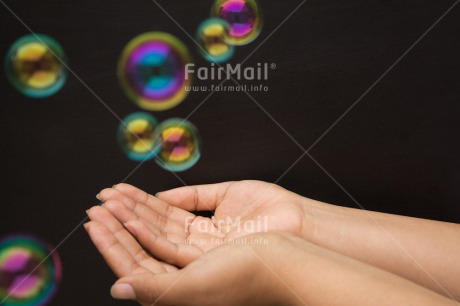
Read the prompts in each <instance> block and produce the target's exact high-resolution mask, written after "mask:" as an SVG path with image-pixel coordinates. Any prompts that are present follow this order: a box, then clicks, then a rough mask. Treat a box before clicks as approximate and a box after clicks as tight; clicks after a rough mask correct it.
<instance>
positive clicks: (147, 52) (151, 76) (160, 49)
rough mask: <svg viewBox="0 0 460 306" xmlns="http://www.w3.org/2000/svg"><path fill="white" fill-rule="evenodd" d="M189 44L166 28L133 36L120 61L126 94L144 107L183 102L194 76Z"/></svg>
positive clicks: (166, 106) (157, 108) (158, 108)
mask: <svg viewBox="0 0 460 306" xmlns="http://www.w3.org/2000/svg"><path fill="white" fill-rule="evenodd" d="M190 62H191V59H190V55H189V52H188V49H187V47H186V46H185V45H184V44H183V43H182V42H181V41H180V40H179V39H177V38H176V37H174V36H172V35H171V34H168V33H163V32H148V33H144V34H141V35H139V36H137V37H136V38H134V39H133V40H131V41H130V42H129V43H128V45H127V46H126V47H125V49H124V50H123V53H122V55H121V58H120V62H119V64H118V78H119V80H120V83H121V86H122V88H123V89H124V91H125V93H126V95H127V96H128V97H129V98H130V99H131V100H132V101H134V102H135V103H136V104H137V105H138V106H140V107H141V108H143V109H146V110H151V111H161V110H167V109H170V108H172V107H174V106H176V105H177V104H179V103H181V102H182V101H183V100H184V99H185V97H186V96H187V93H188V92H187V91H186V90H185V87H186V86H189V85H190V83H191V78H190V77H188V78H186V76H185V65H186V64H187V63H190Z"/></svg>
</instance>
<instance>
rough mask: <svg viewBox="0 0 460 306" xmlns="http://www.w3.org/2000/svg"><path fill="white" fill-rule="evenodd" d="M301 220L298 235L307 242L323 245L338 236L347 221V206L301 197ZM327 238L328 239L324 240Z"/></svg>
mask: <svg viewBox="0 0 460 306" xmlns="http://www.w3.org/2000/svg"><path fill="white" fill-rule="evenodd" d="M301 206H302V209H303V214H304V218H303V222H302V229H301V233H300V235H299V236H300V237H301V238H302V239H304V240H306V241H308V242H311V243H315V244H318V245H321V246H325V245H327V244H329V243H330V241H329V240H331V239H338V238H340V237H339V236H340V233H341V232H342V230H341V229H339V228H338V227H341V226H342V225H343V224H347V223H348V217H347V208H344V207H340V206H335V205H331V204H326V203H323V202H319V201H315V200H312V199H308V198H302V200H301ZM326 240H328V241H326Z"/></svg>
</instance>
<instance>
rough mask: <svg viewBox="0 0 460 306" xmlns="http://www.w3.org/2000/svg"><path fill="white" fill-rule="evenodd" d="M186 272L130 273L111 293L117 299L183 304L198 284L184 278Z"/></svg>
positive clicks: (119, 281)
mask: <svg viewBox="0 0 460 306" xmlns="http://www.w3.org/2000/svg"><path fill="white" fill-rule="evenodd" d="M185 273H186V272H183V270H178V271H176V272H172V273H164V274H158V275H153V274H150V273H144V274H137V275H129V276H126V277H124V278H121V279H119V280H118V281H117V282H116V283H115V285H113V286H112V289H111V291H110V293H111V295H112V297H114V298H116V299H122V300H137V301H138V302H140V303H142V304H145V305H157V304H158V303H160V304H165V305H183V304H184V302H185V301H190V297H191V296H193V291H194V290H193V289H194V287H195V286H196V285H195V284H194V283H193V282H190V281H188V282H187V281H186V279H184V275H185Z"/></svg>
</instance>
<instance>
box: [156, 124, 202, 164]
mask: <svg viewBox="0 0 460 306" xmlns="http://www.w3.org/2000/svg"><path fill="white" fill-rule="evenodd" d="M155 139H156V141H157V142H158V143H160V147H161V150H160V152H159V153H158V155H157V157H156V159H155V160H156V162H157V163H158V165H160V166H161V167H163V168H164V169H166V170H169V171H175V172H179V171H185V170H187V169H189V168H191V167H192V166H193V165H195V164H196V162H197V161H198V160H199V159H200V156H201V140H200V136H199V135H198V130H197V129H196V127H195V126H194V125H193V124H192V123H191V122H189V121H187V120H184V119H179V118H173V119H169V120H166V121H164V122H162V123H161V124H160V125H159V126H158V127H157V129H156V130H155Z"/></svg>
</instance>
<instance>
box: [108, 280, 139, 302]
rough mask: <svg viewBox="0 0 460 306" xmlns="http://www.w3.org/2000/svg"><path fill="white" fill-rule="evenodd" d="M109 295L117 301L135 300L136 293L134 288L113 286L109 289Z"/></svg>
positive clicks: (127, 285)
mask: <svg viewBox="0 0 460 306" xmlns="http://www.w3.org/2000/svg"><path fill="white" fill-rule="evenodd" d="M110 294H111V295H112V297H113V298H114V299H119V300H135V299H136V293H135V292H134V288H133V287H132V286H131V285H129V284H115V285H113V286H112V289H110Z"/></svg>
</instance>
